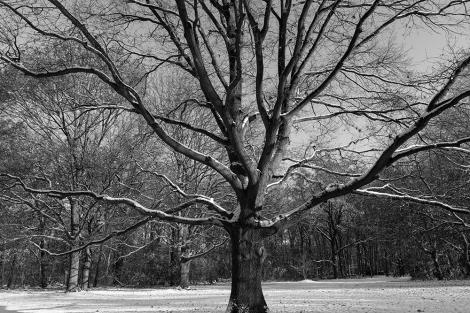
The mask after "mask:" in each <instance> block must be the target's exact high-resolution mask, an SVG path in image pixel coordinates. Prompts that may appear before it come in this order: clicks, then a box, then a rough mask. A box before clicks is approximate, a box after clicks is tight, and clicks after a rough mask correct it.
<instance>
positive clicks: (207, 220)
mask: <svg viewBox="0 0 470 313" xmlns="http://www.w3.org/2000/svg"><path fill="white" fill-rule="evenodd" d="M0 177H7V178H9V179H12V180H14V181H16V183H17V185H19V186H21V188H23V190H24V191H26V192H30V193H33V194H43V195H46V196H49V197H52V198H59V199H64V198H67V197H80V196H83V197H90V198H93V199H95V200H101V201H105V202H107V203H112V204H122V205H127V206H129V207H131V208H133V209H135V210H136V211H137V212H139V213H140V214H142V215H147V216H150V217H152V218H158V219H160V220H163V221H171V222H176V223H183V224H190V225H218V226H223V221H225V222H227V220H223V219H221V218H218V217H213V216H210V217H199V218H196V217H194V218H193V217H183V216H177V215H174V214H175V213H177V212H180V211H181V210H183V209H186V208H188V207H190V206H191V205H193V204H196V203H211V202H210V201H209V200H208V199H201V198H194V199H191V200H189V201H187V202H184V203H182V204H179V205H177V206H175V207H173V208H171V209H168V210H166V211H162V210H157V209H150V208H147V207H145V206H144V205H142V204H141V203H139V202H137V201H135V200H133V199H129V198H125V197H111V196H108V195H102V194H98V193H95V192H93V191H89V190H81V191H63V190H55V189H35V188H31V187H29V186H27V185H26V184H25V183H24V182H23V180H22V179H21V178H19V177H17V176H14V175H10V174H0ZM211 204H212V203H211Z"/></svg>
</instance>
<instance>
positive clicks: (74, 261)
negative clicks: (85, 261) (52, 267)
mask: <svg viewBox="0 0 470 313" xmlns="http://www.w3.org/2000/svg"><path fill="white" fill-rule="evenodd" d="M79 268H80V252H74V253H71V254H70V266H69V271H68V278H67V290H66V291H67V292H70V291H78V273H79Z"/></svg>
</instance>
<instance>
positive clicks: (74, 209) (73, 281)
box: [66, 198, 80, 292]
mask: <svg viewBox="0 0 470 313" xmlns="http://www.w3.org/2000/svg"><path fill="white" fill-rule="evenodd" d="M68 201H69V204H70V235H71V237H72V240H71V241H72V243H71V248H72V249H73V248H75V247H76V246H77V245H78V243H77V241H78V239H77V237H78V233H79V231H80V225H79V219H80V212H79V207H78V205H77V204H76V201H75V200H74V199H72V198H69V199H68ZM79 270H80V251H77V252H74V253H71V254H70V263H69V270H68V273H69V275H68V278H67V289H66V291H67V292H70V291H77V290H78V274H79Z"/></svg>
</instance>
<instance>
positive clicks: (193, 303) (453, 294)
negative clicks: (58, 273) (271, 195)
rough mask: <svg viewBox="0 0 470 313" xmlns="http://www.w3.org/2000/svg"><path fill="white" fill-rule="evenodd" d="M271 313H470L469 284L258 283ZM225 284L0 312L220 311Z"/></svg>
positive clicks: (19, 297)
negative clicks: (262, 286) (262, 285)
mask: <svg viewBox="0 0 470 313" xmlns="http://www.w3.org/2000/svg"><path fill="white" fill-rule="evenodd" d="M264 292H265V296H266V300H267V302H268V305H269V307H270V308H271V311H272V312H312V313H313V312H337V313H346V312H348V313H359V312H361V313H364V312H371V313H375V312H397V313H398V312H400V313H404V312H426V313H451V312H462V313H464V312H465V313H468V312H470V282H468V281H450V282H412V281H408V280H405V279H394V278H385V277H378V278H372V279H346V280H327V281H318V282H316V281H308V280H307V281H302V282H270V283H265V284H264ZM228 296H229V285H227V284H225V285H212V286H194V287H192V289H190V290H177V289H98V290H91V291H86V292H78V293H70V294H65V293H63V292H60V291H37V290H35V291H0V313H15V312H25V313H26V312H28V313H39V312H41V313H59V312H64V313H65V312H67V313H71V312H76V313H88V312H92V313H105V312H110V313H111V312H120V313H123V312H141V313H143V312H145V313H156V312H175V313H176V312H224V310H225V306H226V303H227V299H228Z"/></svg>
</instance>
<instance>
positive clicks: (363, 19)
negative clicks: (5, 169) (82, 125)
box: [0, 0, 470, 313]
mask: <svg viewBox="0 0 470 313" xmlns="http://www.w3.org/2000/svg"><path fill="white" fill-rule="evenodd" d="M469 2H470V1H465V0H459V1H439V0H406V1H403V0H302V1H295V0H294V1H292V0H280V1H273V0H265V1H250V0H194V1H185V0H175V1H169V0H168V1H165V0H155V1H151V0H147V1H140V0H128V1H122V2H121V1H106V0H103V1H95V2H93V3H91V2H88V1H58V0H49V1H46V0H31V1H27V3H25V2H24V1H14V0H11V1H0V15H1V21H2V22H1V25H0V30H1V36H2V37H1V47H0V49H1V52H0V59H1V60H2V62H3V64H5V65H9V66H10V67H13V68H16V69H17V70H19V71H21V72H23V73H24V74H25V75H28V76H32V77H35V78H38V79H41V78H47V77H54V76H63V75H74V76H76V77H77V79H80V78H84V77H85V76H94V77H96V78H98V79H99V80H100V81H101V83H103V84H105V85H108V86H109V87H110V88H111V89H112V90H114V91H115V92H116V93H117V94H119V95H120V96H121V97H122V98H124V99H125V100H126V101H127V105H126V106H122V105H121V106H119V105H114V104H106V105H104V106H103V105H99V106H96V107H95V109H103V108H109V109H116V110H124V111H129V112H131V113H133V114H137V115H140V116H141V118H142V123H146V124H147V125H148V127H149V128H150V129H151V130H152V131H153V132H154V134H155V135H157V136H158V137H159V138H160V139H161V140H162V141H163V142H164V143H165V144H166V145H167V146H168V147H169V149H172V150H174V151H175V152H177V153H179V154H181V155H183V156H184V157H186V158H188V159H190V160H193V161H195V162H198V163H200V164H202V165H204V166H206V167H208V168H210V169H211V170H213V171H215V172H217V173H218V175H220V176H221V177H222V178H223V179H224V180H225V181H226V182H227V184H229V185H230V186H231V188H232V190H233V194H234V196H235V197H236V199H237V201H238V207H237V209H236V210H234V211H231V210H229V209H227V208H224V205H223V204H222V203H217V202H216V201H215V200H214V199H212V198H210V197H208V196H206V195H204V194H193V193H188V192H185V191H184V190H183V189H182V188H180V187H179V186H178V185H177V184H176V183H175V182H172V181H168V183H169V184H170V185H171V186H172V187H173V188H174V190H177V191H178V192H179V193H180V194H181V195H184V197H185V198H186V199H187V200H186V201H185V202H183V203H181V204H178V205H176V206H175V207H173V208H171V209H168V208H166V209H163V208H160V207H158V206H154V207H147V206H145V205H144V204H142V203H140V202H138V201H136V200H135V199H131V198H123V197H117V196H111V195H105V194H100V193H97V192H95V191H92V190H67V189H54V188H50V189H41V188H34V187H33V186H30V185H27V184H26V183H25V182H24V181H23V180H22V179H21V178H20V177H11V176H10V178H11V179H12V180H16V181H17V183H18V184H19V186H20V187H22V188H23V189H24V190H26V191H28V192H31V193H35V194H44V195H48V196H52V197H58V198H67V197H69V198H72V199H74V198H79V197H88V198H93V199H95V200H99V201H104V202H108V203H112V204H121V205H126V206H129V207H130V208H133V209H135V210H137V211H138V212H140V213H142V214H143V215H147V216H149V217H152V218H159V219H161V220H165V221H169V222H176V223H183V224H190V225H201V224H202V225H207V224H210V225H216V226H220V227H223V228H224V229H225V230H226V231H227V232H228V234H229V236H230V238H231V249H232V290H231V295H230V300H229V304H228V308H227V312H233V313H234V312H267V311H268V308H267V305H266V302H265V300H264V296H263V293H262V289H261V269H262V265H263V261H264V259H265V257H266V253H265V251H264V247H263V238H266V237H267V236H270V235H272V234H275V233H276V232H278V231H279V230H281V229H283V228H286V227H289V226H290V225H292V224H293V223H296V221H298V220H299V219H301V218H302V216H303V214H304V213H306V212H307V211H309V210H311V209H313V208H315V207H316V206H317V205H318V204H320V203H324V202H326V201H327V200H329V199H333V198H337V197H340V196H343V195H346V194H349V193H354V192H355V193H360V194H366V195H378V196H388V197H394V198H401V199H406V200H410V201H415V202H420V203H425V204H428V205H432V206H437V207H440V208H443V209H445V210H448V211H450V212H456V213H469V212H470V211H468V209H466V208H464V207H459V206H456V205H455V204H452V205H450V204H446V203H444V202H441V201H436V200H430V199H428V198H422V197H421V198H420V197H416V196H413V195H407V194H403V193H398V192H394V191H393V190H392V191H390V192H388V191H386V190H384V189H383V188H382V189H380V188H379V189H377V188H375V189H374V188H371V187H367V185H368V184H370V183H372V182H374V181H376V180H378V179H380V178H381V173H382V172H383V171H384V169H386V168H387V167H389V166H391V165H392V164H394V163H396V162H398V161H400V160H404V159H405V158H407V157H410V156H412V155H414V154H417V153H420V152H423V151H427V150H429V149H433V148H444V147H460V146H465V145H466V144H467V143H468V142H469V141H470V137H469V136H468V134H460V133H459V134H455V137H454V138H453V139H452V140H450V141H449V140H447V141H443V142H441V141H439V140H436V141H433V140H431V141H429V140H426V141H423V140H422V137H420V134H421V133H422V131H423V130H424V129H425V128H426V126H427V125H428V124H430V123H431V122H432V121H434V120H435V119H436V118H437V117H438V116H439V115H440V114H441V113H443V112H445V111H452V110H456V111H458V110H461V109H462V108H464V107H465V106H467V105H468V103H467V99H468V97H469V96H470V89H463V90H462V89H459V90H456V88H454V87H455V86H456V82H458V81H460V80H461V79H462V77H463V76H464V74H465V73H466V72H467V68H468V65H469V63H470V57H469V56H468V54H466V53H463V52H462V53H455V54H454V55H450V56H449V59H448V60H442V61H443V65H442V68H441V70H440V71H439V72H438V73H434V74H433V75H431V76H424V78H421V77H415V75H414V74H413V73H412V72H411V70H410V69H409V68H408V67H407V63H406V54H405V53H403V52H402V51H401V49H400V48H399V47H397V45H396V43H395V42H394V41H393V38H394V36H393V32H394V31H397V29H400V27H398V25H400V26H402V25H409V26H411V27H414V26H419V27H422V28H423V29H428V30H429V31H431V30H445V31H458V30H459V27H460V26H461V25H463V24H465V23H467V20H468V15H467V13H466V12H468V10H467V7H466V6H467V5H468V3H469ZM49 47H55V48H57V47H64V48H65V47H67V49H66V51H71V52H70V53H68V54H64V55H62V56H55V57H50V58H49V59H45V58H42V60H44V61H41V62H38V61H37V60H38V59H37V58H36V56H37V55H47V54H48V51H49V49H50V48H49ZM74 51H76V53H75V52H74ZM84 54H86V55H87V57H86V58H79V57H77V56H78V55H84ZM136 68H139V69H143V70H144V71H145V75H143V76H142V77H141V79H140V80H139V79H135V75H134V74H135V69H136ZM168 69H171V70H173V71H174V70H180V71H183V72H185V73H186V74H187V75H190V76H191V77H193V79H195V80H196V81H197V82H198V85H199V88H200V89H201V92H202V93H203V95H204V98H205V99H204V101H202V102H201V101H199V102H198V105H199V106H200V110H201V112H202V111H208V112H210V113H211V114H212V118H213V121H214V123H216V124H217V125H218V130H217V131H209V130H207V129H205V128H201V127H195V126H193V125H191V124H190V123H186V122H183V121H180V120H177V119H174V118H171V117H166V116H162V115H160V114H159V111H158V110H155V108H154V106H153V105H152V103H149V101H148V98H147V97H146V93H145V88H144V87H145V78H146V77H148V75H150V74H151V73H152V72H154V71H157V70H168ZM168 124H173V125H174V124H178V125H180V126H182V127H185V128H186V129H187V130H189V131H192V132H197V133H200V134H203V135H205V136H207V137H208V138H210V139H211V140H212V141H214V143H216V144H217V145H220V146H221V147H222V148H223V149H224V150H225V156H223V157H221V158H217V156H215V155H209V154H205V153H202V152H200V151H198V149H195V148H192V147H188V146H187V145H184V144H183V143H181V142H179V141H178V140H176V139H175V138H173V137H172V136H171V135H170V134H169V132H167V130H166V129H167V128H166V127H167V125H168ZM385 125H386V126H387V127H384V126H385ZM294 126H295V127H294ZM298 133H303V134H308V135H309V136H311V137H312V140H319V142H322V143H323V145H322V146H317V145H316V144H315V145H312V146H311V147H310V149H309V154H308V155H294V152H292V151H295V150H296V149H291V150H292V151H290V150H289V147H290V144H291V142H292V143H293V145H294V141H298V140H297V136H296V134H298ZM335 134H336V135H335ZM341 134H343V136H340V135H341ZM340 137H341V138H340ZM366 138H369V139H370V138H375V140H369V141H367V140H366ZM327 139H328V140H327ZM306 141H307V140H304V141H303V142H302V143H303V144H306ZM374 143H375V144H374ZM289 154H290V158H289V161H285V162H284V161H283V160H284V159H285V158H286V156H287V155H289ZM318 158H324V159H328V158H349V159H351V160H353V159H356V160H361V161H362V164H365V165H367V169H366V170H365V171H363V172H356V171H354V170H355V168H350V170H351V171H348V172H342V171H341V172H339V171H337V170H335V169H334V168H327V167H323V166H321V165H318V164H316V163H315V160H317V159H318ZM292 160H294V161H292ZM306 166H307V167H309V168H311V169H314V170H316V171H323V172H328V173H329V174H331V175H333V176H337V177H338V178H340V179H338V183H328V184H322V182H321V181H320V182H314V184H315V188H318V186H320V187H321V188H320V189H319V190H320V191H316V192H314V194H313V195H312V196H311V197H310V198H309V199H308V200H307V201H306V202H305V203H303V204H301V205H298V206H295V207H290V206H288V207H285V208H282V209H281V210H279V211H277V212H270V211H269V210H267V208H266V207H265V201H266V197H267V195H269V192H271V191H273V190H275V189H276V186H278V185H279V184H281V183H282V182H284V181H286V179H287V178H288V176H289V175H292V173H294V172H295V171H296V170H297V169H299V168H302V167H306ZM358 168H360V167H358ZM345 177H346V178H348V179H347V182H345V183H344V178H345ZM315 190H317V189H315ZM196 204H198V207H200V206H201V205H202V206H205V208H206V209H207V211H206V214H204V215H198V216H194V215H185V214H181V213H182V212H187V211H190V208H191V207H193V206H196Z"/></svg>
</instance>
